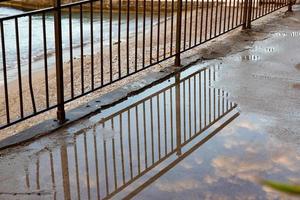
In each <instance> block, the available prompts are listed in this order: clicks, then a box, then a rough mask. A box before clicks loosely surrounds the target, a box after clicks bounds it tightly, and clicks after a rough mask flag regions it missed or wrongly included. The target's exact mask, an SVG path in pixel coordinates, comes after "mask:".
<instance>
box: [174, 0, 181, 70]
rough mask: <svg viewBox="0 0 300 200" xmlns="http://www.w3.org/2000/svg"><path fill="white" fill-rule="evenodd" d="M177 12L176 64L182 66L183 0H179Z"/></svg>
mask: <svg viewBox="0 0 300 200" xmlns="http://www.w3.org/2000/svg"><path fill="white" fill-rule="evenodd" d="M176 13H177V22H176V57H175V66H177V67H180V49H181V46H180V44H181V18H182V16H181V15H182V14H181V13H182V0H177V12H176Z"/></svg>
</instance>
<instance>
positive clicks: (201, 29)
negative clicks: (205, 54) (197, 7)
mask: <svg viewBox="0 0 300 200" xmlns="http://www.w3.org/2000/svg"><path fill="white" fill-rule="evenodd" d="M203 6H204V0H201V23H200V44H201V43H202V36H203V14H204V13H203Z"/></svg>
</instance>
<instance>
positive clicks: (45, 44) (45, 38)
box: [16, 13, 49, 108]
mask: <svg viewBox="0 0 300 200" xmlns="http://www.w3.org/2000/svg"><path fill="white" fill-rule="evenodd" d="M42 20H43V25H42V26H43V47H44V68H45V93H46V106H47V108H49V86H48V85H49V84H48V59H47V57H48V55H47V32H46V19H45V13H43V17H42ZM16 23H17V18H16ZM16 28H17V27H16ZM18 32H19V31H18ZM18 34H19V33H18ZM18 37H19V36H18ZM17 40H19V38H17ZM17 43H19V41H18V42H17ZM18 51H20V49H19V50H18ZM19 54H20V52H19ZM19 56H20V55H19Z"/></svg>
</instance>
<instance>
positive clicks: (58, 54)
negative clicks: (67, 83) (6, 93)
mask: <svg viewBox="0 0 300 200" xmlns="http://www.w3.org/2000/svg"><path fill="white" fill-rule="evenodd" d="M54 1H55V2H54V7H55V11H54V29H55V58H56V89H57V119H58V121H59V123H64V122H65V121H66V116H65V105H64V75H63V57H62V33H61V0H54Z"/></svg>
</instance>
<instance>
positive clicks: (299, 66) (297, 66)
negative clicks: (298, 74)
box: [295, 63, 300, 71]
mask: <svg viewBox="0 0 300 200" xmlns="http://www.w3.org/2000/svg"><path fill="white" fill-rule="evenodd" d="M295 68H296V69H297V70H299V71H300V63H299V64H297V65H296V66H295Z"/></svg>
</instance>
